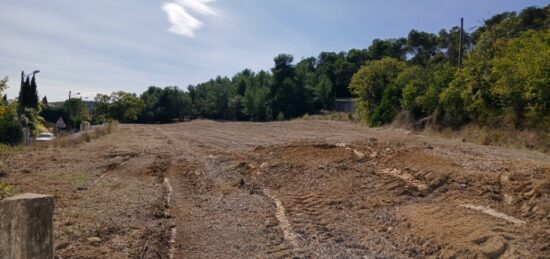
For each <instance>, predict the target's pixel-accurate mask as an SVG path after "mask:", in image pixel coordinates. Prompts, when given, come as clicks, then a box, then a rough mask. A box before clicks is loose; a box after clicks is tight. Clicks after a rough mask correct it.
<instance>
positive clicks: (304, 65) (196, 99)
mask: <svg viewBox="0 0 550 259" xmlns="http://www.w3.org/2000/svg"><path fill="white" fill-rule="evenodd" d="M549 24H550V8H549V6H546V7H543V8H538V7H528V8H525V9H524V10H522V11H521V12H519V13H516V12H504V13H500V14H497V15H495V16H493V17H491V18H490V19H488V20H486V21H485V22H484V23H483V24H482V25H481V26H479V27H478V28H477V29H475V30H474V31H473V32H471V33H469V32H467V31H461V28H460V27H458V26H455V27H452V28H450V29H448V30H446V29H442V30H440V31H439V32H438V33H429V32H423V31H417V30H411V31H410V32H409V34H408V35H407V37H402V38H393V39H375V40H374V41H373V42H372V44H371V45H370V46H369V47H367V48H365V49H351V50H349V51H347V52H344V51H343V52H339V53H336V52H322V53H320V54H319V55H318V56H317V57H307V58H302V59H301V60H299V61H298V62H296V63H295V62H294V57H293V56H292V55H289V54H280V55H278V56H276V57H275V58H274V60H273V61H274V65H273V67H272V68H271V70H270V71H259V72H254V71H251V70H249V69H245V70H243V71H241V72H239V73H237V74H236V75H234V76H233V77H231V78H228V77H222V76H217V77H216V78H213V79H211V80H209V81H207V82H204V83H200V84H197V85H191V86H189V87H188V88H187V90H182V89H180V88H178V87H175V86H170V87H165V88H160V87H155V86H151V87H149V88H148V89H147V90H146V91H145V92H144V93H142V94H141V95H139V96H138V95H135V94H130V93H124V92H114V93H112V94H111V95H103V94H100V95H98V96H97V97H96V102H97V105H96V107H97V109H96V111H95V114H96V116H98V118H101V119H108V118H114V119H118V120H120V121H122V122H142V123H166V122H174V121H184V120H188V119H194V118H208V119H217V120H239V121H270V120H283V119H290V118H295V117H299V116H302V115H304V114H307V113H318V112H319V111H321V110H331V109H332V108H333V105H334V100H335V98H341V97H352V98H354V99H355V100H356V107H357V110H358V113H359V115H360V117H361V119H362V121H364V122H365V123H366V124H369V125H371V126H377V125H381V124H384V123H388V122H390V121H392V120H393V118H394V117H395V115H396V114H397V113H398V112H399V111H401V110H407V111H409V112H410V114H412V116H413V117H414V118H417V119H420V118H424V117H429V118H432V121H434V122H437V123H439V124H440V125H443V126H451V127H460V126H462V125H464V124H466V123H469V122H476V123H479V124H482V125H489V126H496V127H499V126H510V125H512V126H514V127H538V128H541V127H544V126H545V125H548V124H547V123H548V114H549V111H550V110H549V109H548V108H549V107H548V105H550V96H549V86H550V84H549V83H548V80H549V76H548V75H549V74H550V73H549V65H548V62H549V61H550V57H549V46H550V42H549V41H548V37H549V28H548V27H549ZM461 35H462V49H460V48H461V46H459V43H460V37H461ZM460 52H462V53H463V64H462V67H459V65H460V61H459V53H460Z"/></svg>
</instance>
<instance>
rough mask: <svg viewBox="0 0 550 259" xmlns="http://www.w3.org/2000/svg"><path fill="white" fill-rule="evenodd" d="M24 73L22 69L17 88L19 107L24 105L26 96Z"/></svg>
mask: <svg viewBox="0 0 550 259" xmlns="http://www.w3.org/2000/svg"><path fill="white" fill-rule="evenodd" d="M24 75H25V74H24V73H23V71H21V88H19V97H18V98H17V99H18V100H19V107H21V108H23V107H25V100H26V96H27V87H26V85H25V81H24V79H23V77H24Z"/></svg>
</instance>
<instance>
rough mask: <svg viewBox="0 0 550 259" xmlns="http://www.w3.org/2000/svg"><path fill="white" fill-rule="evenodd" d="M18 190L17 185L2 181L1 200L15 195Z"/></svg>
mask: <svg viewBox="0 0 550 259" xmlns="http://www.w3.org/2000/svg"><path fill="white" fill-rule="evenodd" d="M15 192H16V189H15V185H13V184H9V183H3V182H0V200H3V199H5V198H7V197H10V196H12V195H14V194H15Z"/></svg>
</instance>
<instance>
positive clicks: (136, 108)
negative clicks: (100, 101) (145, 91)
mask: <svg viewBox="0 0 550 259" xmlns="http://www.w3.org/2000/svg"><path fill="white" fill-rule="evenodd" d="M110 101H111V104H110V109H109V114H110V116H111V118H113V119H116V120H119V121H120V122H124V123H128V122H135V121H137V119H138V116H139V114H140V113H141V110H142V109H143V107H144V106H145V104H144V103H143V101H142V100H141V99H140V98H139V97H137V96H136V95H135V94H131V93H126V92H124V91H118V92H113V93H111V96H110Z"/></svg>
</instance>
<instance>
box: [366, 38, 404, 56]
mask: <svg viewBox="0 0 550 259" xmlns="http://www.w3.org/2000/svg"><path fill="white" fill-rule="evenodd" d="M406 44H407V39H405V38H397V39H387V40H381V39H374V40H373V41H372V44H371V45H370V46H369V48H368V52H369V56H370V58H371V59H374V60H380V59H382V58H384V57H391V58H395V59H399V60H405V57H406V54H407V47H406Z"/></svg>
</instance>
